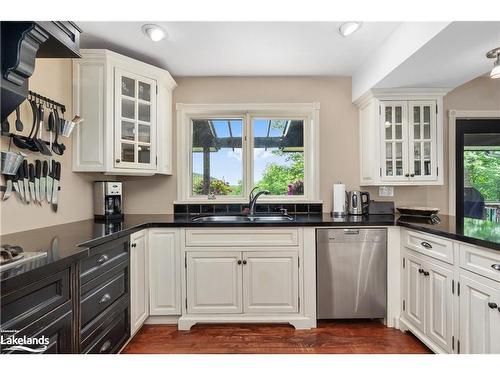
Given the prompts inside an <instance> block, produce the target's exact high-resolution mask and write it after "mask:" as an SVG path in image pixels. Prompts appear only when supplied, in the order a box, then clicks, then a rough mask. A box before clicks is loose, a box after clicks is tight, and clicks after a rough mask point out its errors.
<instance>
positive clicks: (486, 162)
mask: <svg viewBox="0 0 500 375" xmlns="http://www.w3.org/2000/svg"><path fill="white" fill-rule="evenodd" d="M464 169H465V175H466V178H467V177H468V180H469V183H470V184H471V185H472V186H473V187H475V188H476V189H477V190H479V192H480V193H481V194H482V195H483V197H484V200H485V201H490V202H491V201H495V202H498V201H500V154H499V153H498V152H494V151H464Z"/></svg>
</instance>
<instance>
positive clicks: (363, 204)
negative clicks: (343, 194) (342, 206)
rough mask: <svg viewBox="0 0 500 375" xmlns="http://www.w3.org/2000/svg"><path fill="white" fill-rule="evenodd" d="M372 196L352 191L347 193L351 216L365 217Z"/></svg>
mask: <svg viewBox="0 0 500 375" xmlns="http://www.w3.org/2000/svg"><path fill="white" fill-rule="evenodd" d="M369 205H370V194H369V193H368V192H367V191H359V190H352V191H350V192H349V193H347V207H348V212H349V215H364V214H367V213H368V206H369Z"/></svg>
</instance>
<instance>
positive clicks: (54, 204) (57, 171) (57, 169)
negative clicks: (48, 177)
mask: <svg viewBox="0 0 500 375" xmlns="http://www.w3.org/2000/svg"><path fill="white" fill-rule="evenodd" d="M53 175H54V187H53V188H52V189H53V190H52V209H53V210H54V212H57V206H58V202H57V192H58V190H59V180H60V179H61V163H59V162H57V163H56V165H55V168H54V171H53Z"/></svg>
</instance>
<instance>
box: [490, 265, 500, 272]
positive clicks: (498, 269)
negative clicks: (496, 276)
mask: <svg viewBox="0 0 500 375" xmlns="http://www.w3.org/2000/svg"><path fill="white" fill-rule="evenodd" d="M491 268H493V269H494V270H495V271H500V264H492V265H491Z"/></svg>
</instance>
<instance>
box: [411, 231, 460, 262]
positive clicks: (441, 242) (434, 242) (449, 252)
mask: <svg viewBox="0 0 500 375" xmlns="http://www.w3.org/2000/svg"><path fill="white" fill-rule="evenodd" d="M404 241H405V242H404V243H405V246H406V247H407V248H409V249H412V250H415V251H417V252H419V253H421V254H425V255H427V256H430V257H432V258H435V259H439V260H442V261H443V262H446V263H450V264H453V260H454V259H453V258H454V257H453V242H452V241H448V240H445V239H443V238H440V237H437V236H431V235H428V234H423V233H420V232H411V231H406V235H405V240H404Z"/></svg>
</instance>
